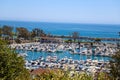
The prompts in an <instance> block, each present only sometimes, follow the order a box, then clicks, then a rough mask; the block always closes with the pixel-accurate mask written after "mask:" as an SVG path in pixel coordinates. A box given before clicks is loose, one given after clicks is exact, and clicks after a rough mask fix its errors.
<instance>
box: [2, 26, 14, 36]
mask: <svg viewBox="0 0 120 80" xmlns="http://www.w3.org/2000/svg"><path fill="white" fill-rule="evenodd" d="M12 30H13V27H11V26H7V25H4V26H3V27H2V33H3V35H4V36H8V37H11V36H12Z"/></svg>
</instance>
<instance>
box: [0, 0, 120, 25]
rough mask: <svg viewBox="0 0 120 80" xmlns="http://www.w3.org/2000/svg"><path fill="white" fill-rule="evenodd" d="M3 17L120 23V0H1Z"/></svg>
mask: <svg viewBox="0 0 120 80" xmlns="http://www.w3.org/2000/svg"><path fill="white" fill-rule="evenodd" d="M0 20H15V21H39V22H70V23H98V24H101V23H102V24H120V0H0Z"/></svg>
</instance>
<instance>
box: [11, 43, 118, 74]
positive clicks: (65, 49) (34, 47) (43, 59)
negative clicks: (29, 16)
mask: <svg viewBox="0 0 120 80" xmlns="http://www.w3.org/2000/svg"><path fill="white" fill-rule="evenodd" d="M10 47H11V48H14V49H16V52H17V53H19V54H18V56H22V57H24V59H25V67H26V69H29V70H32V69H38V68H51V69H55V68H57V69H63V70H75V71H86V72H89V73H94V72H96V71H97V70H103V71H104V70H105V71H108V72H109V70H108V69H105V68H106V65H109V60H110V59H111V58H110V57H111V56H112V55H113V54H114V53H115V52H116V51H117V50H118V49H117V45H116V44H115V43H114V44H113V43H94V44H93V45H92V46H91V45H90V44H85V43H81V44H78V43H40V42H34V43H22V44H12V45H10Z"/></svg>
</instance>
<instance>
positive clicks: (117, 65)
mask: <svg viewBox="0 0 120 80" xmlns="http://www.w3.org/2000/svg"><path fill="white" fill-rule="evenodd" d="M110 69H111V74H112V76H113V77H114V79H120V51H118V52H117V53H116V54H114V55H113V56H112V60H111V61H110Z"/></svg>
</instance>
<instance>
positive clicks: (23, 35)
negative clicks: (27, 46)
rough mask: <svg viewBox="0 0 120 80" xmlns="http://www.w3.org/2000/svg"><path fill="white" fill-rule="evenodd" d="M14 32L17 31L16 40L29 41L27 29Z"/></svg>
mask: <svg viewBox="0 0 120 80" xmlns="http://www.w3.org/2000/svg"><path fill="white" fill-rule="evenodd" d="M16 30H17V33H18V38H24V39H29V37H30V33H29V31H28V30H27V28H24V27H19V28H17V29H16Z"/></svg>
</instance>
